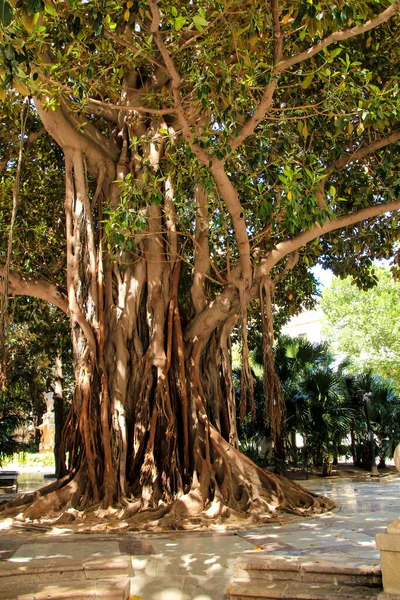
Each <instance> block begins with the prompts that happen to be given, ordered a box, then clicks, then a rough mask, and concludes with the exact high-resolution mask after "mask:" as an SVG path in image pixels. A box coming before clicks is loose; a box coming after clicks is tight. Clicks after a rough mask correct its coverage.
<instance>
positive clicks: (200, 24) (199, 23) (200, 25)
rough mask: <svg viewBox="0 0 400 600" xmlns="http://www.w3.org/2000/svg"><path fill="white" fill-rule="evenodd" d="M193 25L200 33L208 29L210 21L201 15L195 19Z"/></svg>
mask: <svg viewBox="0 0 400 600" xmlns="http://www.w3.org/2000/svg"><path fill="white" fill-rule="evenodd" d="M193 23H194V24H195V26H196V28H197V29H198V30H199V31H203V29H204V27H207V25H208V21H207V20H206V19H205V18H204V17H202V16H201V15H196V16H195V17H193Z"/></svg>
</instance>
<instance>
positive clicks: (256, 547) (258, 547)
mask: <svg viewBox="0 0 400 600" xmlns="http://www.w3.org/2000/svg"><path fill="white" fill-rule="evenodd" d="M253 550H263V547H262V546H254V547H253Z"/></svg>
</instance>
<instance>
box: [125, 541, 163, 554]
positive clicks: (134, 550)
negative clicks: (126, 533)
mask: <svg viewBox="0 0 400 600" xmlns="http://www.w3.org/2000/svg"><path fill="white" fill-rule="evenodd" d="M118 546H119V549H120V552H121V554H134V555H135V556H138V555H146V554H155V553H156V551H155V550H154V546H153V545H152V543H151V541H150V540H130V539H129V538H128V539H126V540H122V541H120V542H118Z"/></svg>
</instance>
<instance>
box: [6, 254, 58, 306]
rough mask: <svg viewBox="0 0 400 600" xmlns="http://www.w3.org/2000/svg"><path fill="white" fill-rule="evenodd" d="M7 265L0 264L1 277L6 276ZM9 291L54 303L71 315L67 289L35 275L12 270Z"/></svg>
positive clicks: (13, 293)
mask: <svg viewBox="0 0 400 600" xmlns="http://www.w3.org/2000/svg"><path fill="white" fill-rule="evenodd" d="M4 272H5V265H0V277H3V276H4ZM8 292H9V294H11V295H12V296H30V297H33V298H39V299H40V300H44V301H45V302H49V303H50V304H54V306H57V308H59V309H60V310H62V311H63V312H64V313H65V314H66V315H69V309H68V298H67V296H66V293H65V290H64V289H63V288H61V287H60V286H58V285H54V284H52V283H50V282H49V281H46V280H45V279H41V278H40V277H33V276H32V275H27V274H25V273H21V272H20V271H14V270H13V271H10V273H9V279H8Z"/></svg>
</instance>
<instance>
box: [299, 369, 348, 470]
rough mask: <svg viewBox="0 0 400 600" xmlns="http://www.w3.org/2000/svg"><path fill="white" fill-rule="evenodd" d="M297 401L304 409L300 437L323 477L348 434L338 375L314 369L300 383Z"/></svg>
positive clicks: (346, 411)
mask: <svg viewBox="0 0 400 600" xmlns="http://www.w3.org/2000/svg"><path fill="white" fill-rule="evenodd" d="M299 397H301V398H302V401H303V403H304V406H305V414H304V417H303V432H302V433H303V436H304V439H305V443H306V445H307V446H308V449H309V452H310V454H311V456H312V457H313V460H314V463H315V464H322V466H323V475H330V474H331V472H332V460H333V457H334V456H335V454H337V452H338V448H339V446H340V444H341V442H342V440H343V438H344V437H345V436H346V435H347V434H348V431H349V427H350V423H351V416H352V415H351V412H349V410H348V407H347V406H346V403H345V394H344V391H343V381H342V378H341V375H340V373H337V372H334V371H333V370H332V369H331V368H326V367H323V366H322V367H321V366H317V367H316V368H315V369H310V370H309V371H308V372H307V373H306V374H305V376H304V379H303V381H302V383H301V389H300V392H299Z"/></svg>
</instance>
